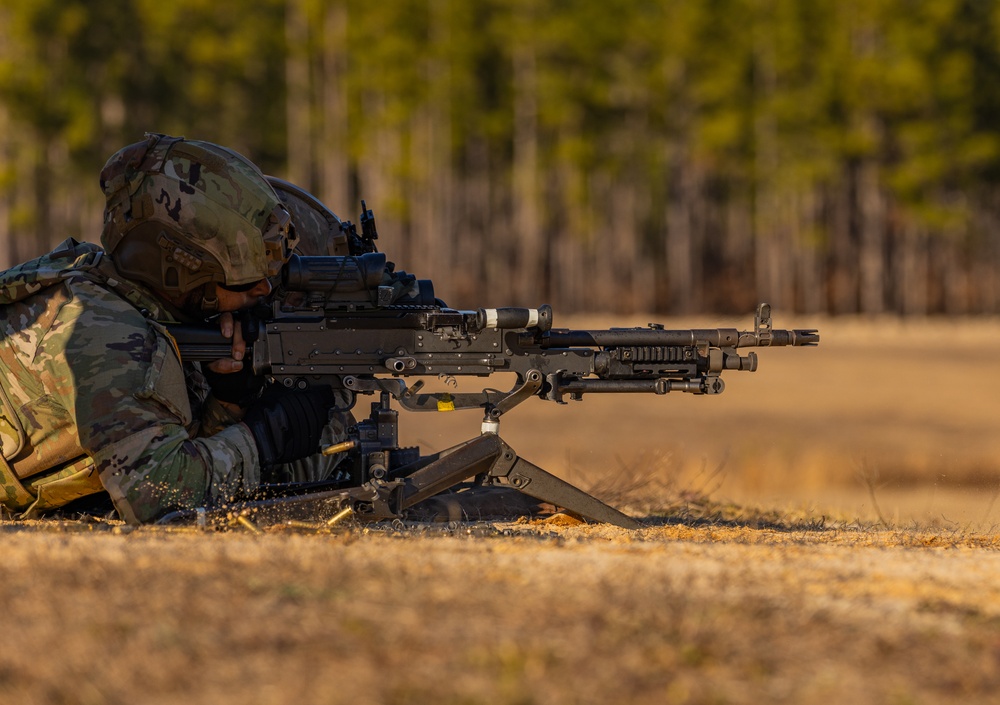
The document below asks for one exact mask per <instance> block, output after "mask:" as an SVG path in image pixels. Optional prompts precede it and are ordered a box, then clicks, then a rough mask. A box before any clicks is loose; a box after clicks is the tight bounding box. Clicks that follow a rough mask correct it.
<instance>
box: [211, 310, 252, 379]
mask: <svg viewBox="0 0 1000 705" xmlns="http://www.w3.org/2000/svg"><path fill="white" fill-rule="evenodd" d="M219 332H220V333H222V335H223V337H225V338H231V339H232V341H233V346H232V348H231V351H230V356H229V357H224V358H221V359H219V360H213V361H212V362H210V363H208V369H210V370H211V371H212V372H217V373H219V374H223V375H225V374H232V373H233V372H239V371H240V370H242V369H243V358H244V356H246V353H247V344H246V341H245V340H243V328H242V327H241V326H240V325H239V322H238V321H237V320H236V319H235V318H234V317H233V314H231V313H229V312H228V311H227V312H226V313H223V314H220V315H219Z"/></svg>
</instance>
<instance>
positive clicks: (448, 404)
mask: <svg viewBox="0 0 1000 705" xmlns="http://www.w3.org/2000/svg"><path fill="white" fill-rule="evenodd" d="M454 410H455V402H454V401H453V400H452V398H451V395H450V394H442V395H441V398H440V399H438V411H454Z"/></svg>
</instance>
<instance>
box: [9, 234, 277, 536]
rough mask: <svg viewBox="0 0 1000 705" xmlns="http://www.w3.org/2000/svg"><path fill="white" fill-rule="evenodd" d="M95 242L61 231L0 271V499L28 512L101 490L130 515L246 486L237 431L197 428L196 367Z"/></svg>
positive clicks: (248, 467) (249, 442)
mask: <svg viewBox="0 0 1000 705" xmlns="http://www.w3.org/2000/svg"><path fill="white" fill-rule="evenodd" d="M102 255H103V253H101V251H100V248H98V247H96V246H95V245H88V244H83V245H79V244H77V243H75V242H73V241H67V243H63V245H61V246H60V248H57V250H56V251H54V252H52V253H50V254H49V255H46V256H45V257H43V258H39V259H38V260H33V261H32V262H28V263H25V264H23V265H20V266H19V267H15V268H14V269H11V270H7V271H6V272H2V273H0V366H2V368H3V375H2V376H0V449H2V454H0V504H3V505H4V506H5V507H7V508H8V509H9V510H11V511H14V512H17V513H21V514H22V515H23V516H35V515H37V514H40V513H42V512H44V511H45V510H47V509H52V508H55V507H59V506H62V505H65V504H67V503H69V502H70V501H72V500H73V499H76V498H78V497H82V496H86V495H88V494H92V493H94V492H98V491H101V490H102V489H103V490H106V491H107V492H108V493H109V494H110V496H111V499H112V501H113V502H114V506H115V508H116V510H117V511H118V513H119V515H120V516H121V517H122V518H123V519H124V520H125V521H127V522H129V523H141V522H145V521H149V520H152V519H154V518H156V517H157V516H159V515H162V514H163V513H165V512H167V511H169V510H171V509H174V508H188V507H195V506H202V505H204V504H206V503H213V502H217V501H220V500H225V499H227V498H230V497H232V496H234V495H237V494H239V493H241V492H245V491H250V490H252V489H254V488H256V487H257V485H258V484H259V479H260V470H259V467H258V460H257V450H256V446H255V444H254V441H253V438H252V437H251V436H250V433H249V431H248V430H247V428H246V427H245V426H244V425H242V424H233V425H230V426H227V427H225V428H223V429H222V430H221V431H219V432H218V433H215V434H213V435H211V436H208V437H196V436H197V434H198V428H199V421H200V419H199V416H200V415H201V414H202V413H203V412H205V410H206V409H208V408H210V405H206V397H207V391H206V389H207V388H206V387H205V385H204V384H203V380H204V378H203V377H201V375H200V373H198V372H197V370H196V369H194V368H192V367H190V366H183V365H182V364H181V362H180V359H179V356H178V353H177V348H176V345H175V343H174V341H173V339H172V338H171V337H170V336H169V334H167V332H166V330H165V328H164V327H163V325H162V324H160V323H158V322H157V320H156V319H158V318H162V317H163V316H164V314H165V312H164V311H162V310H160V306H159V304H158V302H157V300H156V299H155V298H154V297H153V296H152V295H151V294H150V293H149V292H148V291H146V290H144V289H142V288H141V287H138V286H135V285H133V284H130V283H129V282H125V281H122V280H120V279H119V278H117V277H116V276H115V274H116V273H115V271H114V268H113V265H112V264H111V263H110V261H109V260H108V258H107V257H103V256H102ZM39 272H41V273H42V274H41V275H40V274H39ZM198 380H200V382H198Z"/></svg>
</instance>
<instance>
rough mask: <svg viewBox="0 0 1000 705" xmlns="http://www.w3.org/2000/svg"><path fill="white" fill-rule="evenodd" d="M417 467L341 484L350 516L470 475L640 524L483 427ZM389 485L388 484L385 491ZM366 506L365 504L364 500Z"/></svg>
mask: <svg viewBox="0 0 1000 705" xmlns="http://www.w3.org/2000/svg"><path fill="white" fill-rule="evenodd" d="M420 465H422V467H420V468H419V469H416V470H414V471H412V472H409V473H407V469H406V468H403V469H402V470H401V471H400V473H399V474H400V475H402V477H399V478H397V479H396V480H393V481H392V482H391V483H385V484H383V485H382V486H381V487H379V486H376V485H374V483H366V485H365V486H361V487H358V488H352V489H348V490H344V492H345V493H346V494H349V495H351V497H352V498H353V499H354V500H355V501H356V502H357V503H358V504H356V505H355V507H354V510H355V516H357V517H358V518H359V519H363V518H365V517H366V516H368V517H370V518H372V519H380V518H391V517H395V516H399V515H400V514H402V513H403V512H405V511H406V510H407V509H409V508H410V507H413V506H414V505H416V504H419V503H420V502H422V501H424V500H425V499H428V498H430V497H433V496H434V495H436V494H439V493H440V492H443V491H444V490H447V489H449V488H451V487H454V486H455V485H457V484H459V483H461V482H465V481H466V480H469V479H471V478H474V477H479V478H481V479H482V481H483V484H491V485H500V486H505V485H506V486H509V487H512V488H514V489H516V490H518V491H519V492H522V493H524V494H526V495H528V496H530V497H534V498H535V499H537V500H540V501H542V502H548V503H549V504H553V505H555V506H557V507H562V508H563V509H566V510H568V511H570V512H573V513H574V514H579V515H580V516H582V517H584V518H585V519H591V520H593V521H598V522H606V523H608V524H614V525H615V526H620V527H622V528H625V529H639V528H642V524H640V523H639V522H638V521H636V520H635V519H633V518H632V517H630V516H628V515H626V514H623V513H622V512H620V511H618V510H617V509H615V508H613V507H610V506H608V505H607V504H605V503H604V502H602V501H600V500H599V499H597V498H596V497H594V496H592V495H589V494H587V493H586V492H584V491H583V490H581V489H579V488H578V487H575V486H574V485H571V484H570V483H568V482H566V481H564V480H560V479H559V478H558V477H556V476H555V475H553V474H551V473H549V472H547V471H545V470H543V469H542V468H540V467H538V466H537V465H535V464H534V463H531V462H529V461H527V460H525V459H524V458H522V457H521V456H519V455H518V454H517V453H516V452H515V451H514V449H513V448H511V447H510V446H509V445H508V444H507V443H506V442H505V441H504V440H503V439H502V438H500V436H498V435H497V434H495V433H484V434H483V435H481V436H479V437H477V438H473V439H472V440H469V441H466V442H464V443H460V444H458V445H457V446H453V447H451V448H449V449H447V450H444V451H442V452H440V453H437V454H435V455H433V456H427V457H426V458H423V459H421V461H420ZM390 485H395V487H394V488H393V489H392V490H389V491H386V490H387V489H388V488H389V486H390ZM366 504H367V505H368V506H365V505H366Z"/></svg>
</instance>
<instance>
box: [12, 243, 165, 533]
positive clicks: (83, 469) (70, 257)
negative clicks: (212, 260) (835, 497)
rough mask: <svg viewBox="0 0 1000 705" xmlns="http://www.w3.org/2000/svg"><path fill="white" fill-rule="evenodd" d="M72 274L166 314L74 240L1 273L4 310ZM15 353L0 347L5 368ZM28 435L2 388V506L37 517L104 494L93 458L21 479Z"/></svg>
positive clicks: (96, 250)
mask: <svg viewBox="0 0 1000 705" xmlns="http://www.w3.org/2000/svg"><path fill="white" fill-rule="evenodd" d="M70 276H83V277H85V278H86V279H88V280H91V281H94V282H96V283H98V284H100V285H101V286H103V287H105V288H108V289H110V290H112V291H114V292H115V293H117V294H118V295H119V296H121V297H122V298H124V299H126V300H127V301H129V302H130V303H132V304H133V305H135V307H136V308H137V309H139V310H141V311H144V312H147V313H148V316H147V317H152V318H155V317H158V316H159V315H160V314H161V310H160V306H159V304H158V302H157V301H156V300H155V299H153V298H152V297H151V296H150V295H149V294H148V293H146V292H145V291H143V290H141V289H140V288H138V287H136V286H135V285H133V284H131V283H129V282H126V281H122V280H120V279H119V278H118V274H117V272H116V271H115V269H114V266H113V265H112V263H111V262H110V260H108V259H107V258H106V257H105V256H104V252H103V250H102V249H101V248H100V247H98V246H97V245H93V244H90V243H85V242H84V243H81V242H77V241H76V240H74V239H72V238H69V239H67V240H65V241H64V242H62V243H61V244H60V245H59V246H58V247H56V248H55V249H54V250H53V251H52V252H49V253H48V254H45V255H42V256H41V257H38V258H36V259H33V260H30V261H28V262H25V263H24V264H20V265H18V266H16V267H12V268H11V269H8V270H6V271H3V272H0V306H3V305H7V304H11V303H14V302H16V301H22V300H24V299H26V298H28V297H30V296H33V295H34V294H37V293H39V292H40V291H42V290H44V289H46V288H48V287H52V286H56V285H59V284H61V283H62V282H63V280H65V279H66V278H67V277H70ZM11 353H12V351H11V350H10V349H9V348H7V347H6V346H3V345H0V365H2V366H3V367H6V368H8V369H11V368H13V366H14V363H13V360H12V359H9V356H10V355H11ZM26 438H27V435H26V434H25V431H24V429H23V428H22V426H21V423H20V420H19V417H18V414H17V413H16V409H15V408H14V406H13V404H12V403H11V400H10V399H9V398H8V396H7V393H6V392H5V391H4V388H3V386H2V385H0V450H2V452H0V505H2V506H3V507H4V508H6V509H7V510H9V511H11V512H13V513H16V514H19V515H20V516H21V517H22V518H31V517H34V516H37V515H38V514H40V513H42V512H43V511H45V510H48V509H54V508H57V507H61V506H64V505H66V504H68V503H69V502H72V501H73V500H75V499H79V498H80V497H85V496H87V495H91V494H95V493H97V492H101V491H103V490H104V487H103V485H102V484H101V480H100V477H99V476H98V474H97V472H96V470H95V468H94V463H93V460H92V459H91V458H89V457H87V456H81V457H79V458H77V459H75V460H72V461H71V462H69V463H66V464H64V465H62V466H60V467H57V468H52V469H50V470H46V471H44V472H41V473H38V474H33V475H29V476H27V477H19V476H18V474H17V472H16V471H15V470H14V468H13V467H12V466H11V462H10V461H12V460H13V459H14V458H16V457H17V456H18V454H19V453H20V452H21V451H22V449H23V448H24V444H25V442H26Z"/></svg>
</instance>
